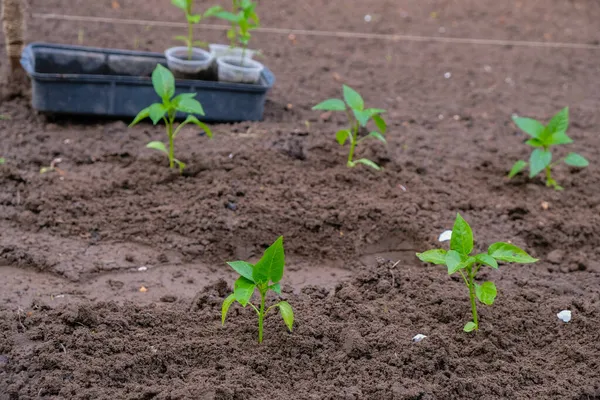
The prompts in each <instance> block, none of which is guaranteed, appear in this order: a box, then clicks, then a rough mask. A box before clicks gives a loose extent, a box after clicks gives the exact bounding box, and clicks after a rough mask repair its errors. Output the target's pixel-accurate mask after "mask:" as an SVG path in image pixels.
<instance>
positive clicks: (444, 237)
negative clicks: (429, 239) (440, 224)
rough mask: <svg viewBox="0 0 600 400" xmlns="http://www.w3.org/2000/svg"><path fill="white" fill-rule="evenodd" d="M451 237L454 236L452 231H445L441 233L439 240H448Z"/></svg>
mask: <svg viewBox="0 0 600 400" xmlns="http://www.w3.org/2000/svg"><path fill="white" fill-rule="evenodd" d="M451 238H452V231H444V232H442V233H441V234H440V237H439V238H438V241H439V242H447V241H448V240H450V239H451Z"/></svg>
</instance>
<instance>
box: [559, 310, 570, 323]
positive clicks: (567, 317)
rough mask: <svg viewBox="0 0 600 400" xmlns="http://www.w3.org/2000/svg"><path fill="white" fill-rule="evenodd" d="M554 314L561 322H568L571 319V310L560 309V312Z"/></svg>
mask: <svg viewBox="0 0 600 400" xmlns="http://www.w3.org/2000/svg"><path fill="white" fill-rule="evenodd" d="M556 316H557V317H558V319H560V320H561V321H562V322H569V321H570V320H571V311H569V310H562V311H561V312H559V313H558V314H556Z"/></svg>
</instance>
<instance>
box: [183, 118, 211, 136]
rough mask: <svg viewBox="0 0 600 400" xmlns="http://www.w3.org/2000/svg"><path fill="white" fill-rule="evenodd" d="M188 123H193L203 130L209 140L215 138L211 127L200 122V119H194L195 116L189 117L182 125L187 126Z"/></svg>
mask: <svg viewBox="0 0 600 400" xmlns="http://www.w3.org/2000/svg"><path fill="white" fill-rule="evenodd" d="M187 123H192V124H194V125H197V126H198V127H199V128H200V129H202V130H203V131H204V132H205V133H206V136H208V137H209V138H212V137H213V134H212V131H211V130H210V126H208V125H206V124H205V123H204V122H201V121H199V120H198V118H196V117H194V116H193V115H188V116H187V118H186V119H185V121H183V122H182V124H187Z"/></svg>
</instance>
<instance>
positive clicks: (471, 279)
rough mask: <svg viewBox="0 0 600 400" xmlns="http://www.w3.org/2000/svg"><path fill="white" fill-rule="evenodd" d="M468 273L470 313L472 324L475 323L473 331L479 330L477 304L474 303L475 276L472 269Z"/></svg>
mask: <svg viewBox="0 0 600 400" xmlns="http://www.w3.org/2000/svg"><path fill="white" fill-rule="evenodd" d="M467 271H468V273H469V298H470V299H471V313H472V314H473V322H474V323H475V330H476V331H478V330H479V322H478V321H477V304H476V303H475V274H474V273H473V267H472V266H471V267H469V268H468V269H467Z"/></svg>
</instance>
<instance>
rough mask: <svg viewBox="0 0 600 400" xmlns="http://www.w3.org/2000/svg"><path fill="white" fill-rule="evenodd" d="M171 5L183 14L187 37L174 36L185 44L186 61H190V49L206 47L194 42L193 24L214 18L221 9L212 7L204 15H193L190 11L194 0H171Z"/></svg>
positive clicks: (204, 44) (191, 53)
mask: <svg viewBox="0 0 600 400" xmlns="http://www.w3.org/2000/svg"><path fill="white" fill-rule="evenodd" d="M171 3H173V5H174V6H176V7H177V8H180V9H181V10H183V12H184V13H185V19H186V21H187V24H188V35H187V36H175V39H177V40H181V41H182V42H184V43H185V46H186V47H187V48H188V52H187V54H188V60H191V59H192V56H193V51H192V49H193V47H194V46H199V47H203V46H206V45H207V43H206V42H202V41H200V40H194V24H198V23H200V21H201V20H202V19H204V18H207V17H211V16H214V15H215V14H216V13H218V12H220V11H221V10H222V8H221V7H219V6H214V7H211V8H209V9H208V10H206V12H204V14H194V13H193V10H192V9H193V7H194V0H171Z"/></svg>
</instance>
